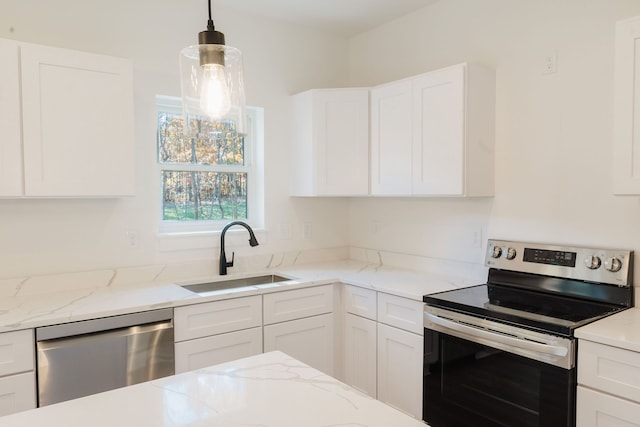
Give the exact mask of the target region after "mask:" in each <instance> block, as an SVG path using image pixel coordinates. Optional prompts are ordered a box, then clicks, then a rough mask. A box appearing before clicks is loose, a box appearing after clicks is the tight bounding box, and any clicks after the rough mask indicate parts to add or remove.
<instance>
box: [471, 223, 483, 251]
mask: <svg viewBox="0 0 640 427" xmlns="http://www.w3.org/2000/svg"><path fill="white" fill-rule="evenodd" d="M471 246H472V247H474V248H481V247H482V227H478V228H476V229H474V230H473V232H472V235H471Z"/></svg>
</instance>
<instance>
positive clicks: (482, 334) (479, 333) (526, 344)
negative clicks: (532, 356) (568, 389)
mask: <svg viewBox="0 0 640 427" xmlns="http://www.w3.org/2000/svg"><path fill="white" fill-rule="evenodd" d="M424 316H425V317H426V318H427V319H428V320H429V321H430V322H432V323H434V324H436V325H439V326H441V327H443V328H445V329H450V330H453V331H458V332H460V333H463V334H465V335H469V336H471V337H478V338H482V339H484V340H485V341H494V342H498V343H501V344H505V345H510V346H513V347H517V348H520V349H523V350H528V351H533V352H536V353H541V354H549V355H554V356H559V357H565V356H566V355H567V353H568V352H569V350H568V349H566V348H564V347H559V346H555V345H549V344H542V343H537V342H534V341H529V340H524V339H520V338H517V337H512V336H508V335H504V334H501V333H499V332H490V331H487V330H485V329H480V328H477V327H473V326H467V325H463V324H461V323H458V322H455V321H453V320H448V319H443V318H442V317H439V316H436V315H434V314H431V313H424Z"/></svg>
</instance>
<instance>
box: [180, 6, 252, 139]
mask: <svg viewBox="0 0 640 427" xmlns="http://www.w3.org/2000/svg"><path fill="white" fill-rule="evenodd" d="M208 4H209V20H208V21H207V29H206V30H204V31H202V32H200V33H199V34H198V44H197V45H193V46H189V47H186V48H184V49H182V51H181V52H180V80H181V88H182V108H183V112H184V116H185V124H186V127H187V130H189V128H190V127H191V124H192V119H202V118H204V119H209V120H212V121H219V122H224V123H225V124H226V125H227V126H228V128H229V129H230V130H234V131H235V132H237V133H240V134H244V133H245V99H244V80H243V76H242V74H243V67H242V54H241V52H240V51H239V50H238V49H236V48H234V47H231V46H227V45H225V39H224V34H223V33H221V32H219V31H216V29H215V27H214V25H213V19H212V18H211V0H208Z"/></svg>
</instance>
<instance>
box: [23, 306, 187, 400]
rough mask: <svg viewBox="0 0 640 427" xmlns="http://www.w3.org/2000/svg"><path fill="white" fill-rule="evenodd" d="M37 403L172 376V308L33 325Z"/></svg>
mask: <svg viewBox="0 0 640 427" xmlns="http://www.w3.org/2000/svg"><path fill="white" fill-rule="evenodd" d="M36 342H37V348H38V351H37V362H38V406H46V405H50V404H52V403H57V402H63V401H65V400H69V399H75V398H77V397H82V396H87V395H90V394H94V393H99V392H103V391H107V390H112V389H115V388H119V387H124V386H127V385H131V384H137V383H140V382H144V381H149V380H152V379H156V378H160V377H164V376H168V375H173V373H174V369H175V368H174V349H173V309H171V308H168V309H162V310H153V311H146V312H140V313H134V314H127V315H123V316H113V317H105V318H102V319H93V320H86V321H81V322H73V323H65V324H61V325H54V326H46V327H42V328H36Z"/></svg>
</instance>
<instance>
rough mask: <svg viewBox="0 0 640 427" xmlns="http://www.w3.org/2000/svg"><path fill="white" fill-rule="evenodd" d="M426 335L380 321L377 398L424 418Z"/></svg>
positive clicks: (418, 417) (416, 416)
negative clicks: (423, 379)
mask: <svg viewBox="0 0 640 427" xmlns="http://www.w3.org/2000/svg"><path fill="white" fill-rule="evenodd" d="M422 352H423V337H422V336H421V335H417V334H412V333H410V332H407V331H403V330H401V329H397V328H393V327H391V326H387V325H382V324H378V400H381V401H382V402H385V403H387V404H389V405H391V406H393V407H394V408H396V409H399V410H401V411H403V412H405V413H407V414H409V415H411V416H413V417H415V418H417V419H422V369H423V366H422Z"/></svg>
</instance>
